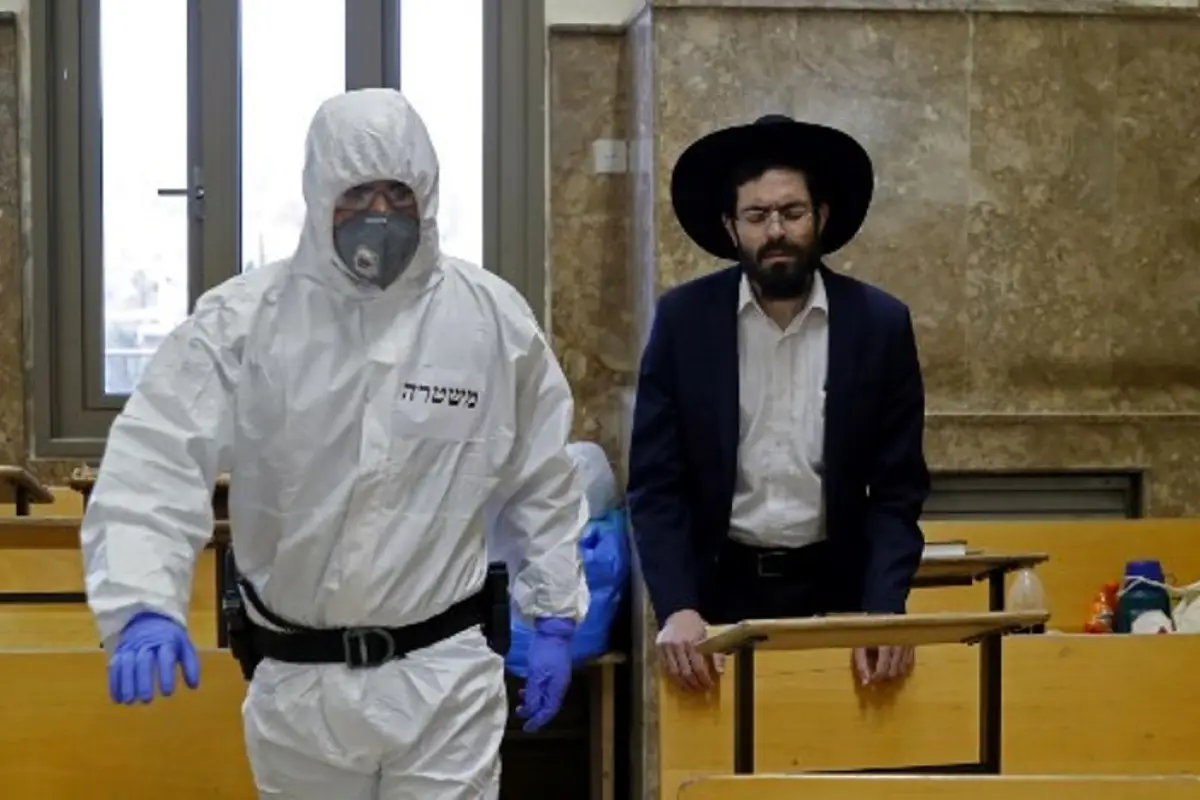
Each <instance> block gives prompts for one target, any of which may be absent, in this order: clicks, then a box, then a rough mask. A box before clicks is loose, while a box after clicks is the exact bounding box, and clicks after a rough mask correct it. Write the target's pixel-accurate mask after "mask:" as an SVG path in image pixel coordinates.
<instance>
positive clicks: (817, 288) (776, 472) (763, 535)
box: [729, 273, 829, 548]
mask: <svg viewBox="0 0 1200 800" xmlns="http://www.w3.org/2000/svg"><path fill="white" fill-rule="evenodd" d="M828 365H829V301H828V298H827V296H826V294H825V283H824V281H822V280H821V275H820V273H817V275H816V277H815V279H814V281H813V287H812V292H811V293H810V294H809V299H808V302H807V303H806V304H805V306H804V308H803V309H801V311H800V313H799V314H797V315H796V317H795V318H794V319H793V320H792V322H791V324H790V325H788V327H787V329H786V330H784V329H781V328H780V327H779V326H778V325H777V324H776V323H775V322H774V321H773V320H772V319H771V318H770V317H768V316H767V315H766V313H765V312H764V311H763V310H762V307H761V306H760V305H759V304H758V300H757V299H756V298H755V297H754V293H753V291H751V289H750V284H749V282H748V281H747V279H746V277H745V276H744V275H743V276H742V283H741V289H740V292H739V295H738V376H739V379H740V383H741V386H740V397H739V403H738V405H739V424H738V467H737V485H736V486H735V487H734V495H733V513H732V515H731V519H730V530H729V535H730V538H732V539H733V540H734V541H737V542H740V543H742V544H746V545H751V546H754V547H779V548H785V547H786V548H795V547H803V546H805V545H809V544H812V543H814V542H818V541H821V540H823V539H824V538H825V510H824V493H823V492H822V486H821V476H822V460H823V458H824V452H823V451H824V445H825V441H824V440H825V380H826V372H827V368H828Z"/></svg>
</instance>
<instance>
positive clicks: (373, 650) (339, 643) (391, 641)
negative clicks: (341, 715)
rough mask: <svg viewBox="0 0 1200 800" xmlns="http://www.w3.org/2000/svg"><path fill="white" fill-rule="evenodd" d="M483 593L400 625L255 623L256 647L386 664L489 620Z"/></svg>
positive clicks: (303, 658)
mask: <svg viewBox="0 0 1200 800" xmlns="http://www.w3.org/2000/svg"><path fill="white" fill-rule="evenodd" d="M485 602H486V599H485V598H484V597H483V596H482V593H481V594H477V595H473V596H471V597H468V598H467V599H466V600H460V601H459V602H457V603H455V604H454V605H452V606H450V607H449V608H448V609H446V610H445V611H443V612H442V613H440V614H437V615H435V616H432V617H430V618H429V619H426V620H422V621H421V622H416V623H413V624H412V625H405V626H403V627H400V628H379V627H364V628H329V629H315V628H306V629H302V630H292V631H276V630H271V629H269V628H264V627H262V626H260V625H255V626H254V631H253V637H254V646H255V647H256V648H257V649H258V650H259V651H260V652H261V653H262V655H263V656H264V657H266V658H272V659H275V660H276V661H283V662H287V663H289V664H345V665H346V666H347V667H349V668H351V669H366V668H371V667H378V666H381V665H383V664H385V663H387V662H388V661H392V660H394V659H398V658H404V657H405V656H406V655H408V654H409V653H412V652H414V651H416V650H423V649H425V648H426V647H432V646H433V645H435V644H437V643H438V642H441V641H445V640H446V639H449V638H450V637H452V636H455V635H456V634H459V633H462V632H463V631H465V630H467V629H468V628H472V627H474V626H476V625H481V626H482V625H483V624H484V617H485V610H486V609H485V608H484V605H485Z"/></svg>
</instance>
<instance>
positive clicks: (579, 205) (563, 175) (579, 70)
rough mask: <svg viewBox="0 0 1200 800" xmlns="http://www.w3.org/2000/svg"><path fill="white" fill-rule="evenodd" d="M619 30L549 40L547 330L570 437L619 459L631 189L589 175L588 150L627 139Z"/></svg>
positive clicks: (628, 373)
mask: <svg viewBox="0 0 1200 800" xmlns="http://www.w3.org/2000/svg"><path fill="white" fill-rule="evenodd" d="M625 49H626V46H625V42H624V38H623V36H621V35H620V31H619V30H609V31H607V32H597V31H596V30H594V29H584V30H575V31H573V32H571V33H563V34H561V35H554V36H552V37H551V38H550V53H549V62H548V63H549V69H550V99H549V103H550V108H551V109H552V111H551V116H550V131H549V134H550V135H549V150H550V153H549V165H550V170H549V172H550V176H549V177H550V182H549V190H550V212H549V213H550V216H549V220H548V225H549V229H550V234H549V246H550V259H549V261H550V264H551V270H550V275H549V278H550V281H549V283H550V308H551V312H550V320H551V322H550V324H551V337H552V340H553V343H554V349H555V352H556V353H557V354H558V357H559V360H560V362H561V363H562V367H563V371H564V372H565V373H566V375H567V378H568V379H569V380H570V382H571V386H572V388H573V389H574V390H575V396H576V425H575V431H574V435H575V437H576V438H583V439H591V440H593V441H597V442H599V443H600V444H601V445H602V446H603V447H604V448H605V450H606V451H607V452H608V454H609V457H610V458H611V459H613V460H614V461H615V462H617V463H623V462H624V457H623V454H624V447H625V442H626V440H627V438H628V437H627V435H626V430H627V427H626V426H627V420H628V418H629V408H630V404H631V402H632V391H633V385H634V379H635V377H636V371H637V354H638V349H637V337H636V335H635V331H634V319H635V317H637V316H638V314H637V311H636V308H635V306H634V298H635V292H634V291H633V284H632V282H631V281H632V278H633V275H632V274H631V273H630V270H629V269H628V268H627V265H628V263H629V252H628V248H629V231H630V224H631V221H632V216H631V215H630V214H629V200H630V193H631V186H630V181H629V176H628V174H626V173H607V174H605V173H597V172H595V171H594V170H593V164H592V143H593V142H594V141H596V140H598V139H614V140H618V141H625V140H626V139H627V138H628V123H629V111H628V97H629V91H628V90H629V85H630V78H629V75H628V69H627V67H628V65H627V62H626V60H625V58H624V53H625Z"/></svg>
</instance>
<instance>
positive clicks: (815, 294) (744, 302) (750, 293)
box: [737, 270, 829, 319]
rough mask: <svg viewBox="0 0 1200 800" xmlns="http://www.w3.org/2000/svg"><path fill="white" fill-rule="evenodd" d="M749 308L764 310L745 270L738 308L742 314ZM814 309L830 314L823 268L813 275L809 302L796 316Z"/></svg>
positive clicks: (740, 286)
mask: <svg viewBox="0 0 1200 800" xmlns="http://www.w3.org/2000/svg"><path fill="white" fill-rule="evenodd" d="M748 308H757V309H758V310H759V311H762V307H761V306H760V305H759V303H758V298H756V297H755V296H754V290H753V289H751V288H750V279H749V278H747V277H746V273H745V272H743V273H742V280H741V283H739V284H738V308H737V310H738V313H739V314H741V313H742V312H744V311H745V310H746V309H748ZM813 309H820V310H821V311H822V312H824V313H825V314H826V315H828V314H829V295H827V294H826V293H825V279H824V278H822V277H821V270H817V271H816V273H815V274H814V275H813V285H812V291H811V292H809V293H808V302H807V303H806V304H805V305H804V308H802V309H800V313H799V314H797V315H796V318H797V319H799V318H801V317H803V316H804V315H806V314H808V313H809V312H810V311H811V310H813Z"/></svg>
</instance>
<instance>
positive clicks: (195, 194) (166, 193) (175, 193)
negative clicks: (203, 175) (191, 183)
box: [158, 186, 204, 200]
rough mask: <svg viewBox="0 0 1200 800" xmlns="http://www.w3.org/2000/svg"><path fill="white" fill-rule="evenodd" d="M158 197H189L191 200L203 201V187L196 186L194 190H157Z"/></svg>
mask: <svg viewBox="0 0 1200 800" xmlns="http://www.w3.org/2000/svg"><path fill="white" fill-rule="evenodd" d="M158 196H159V197H190V198H191V199H193V200H203V199H204V187H203V186H197V187H196V188H195V189H159V190H158Z"/></svg>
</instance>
